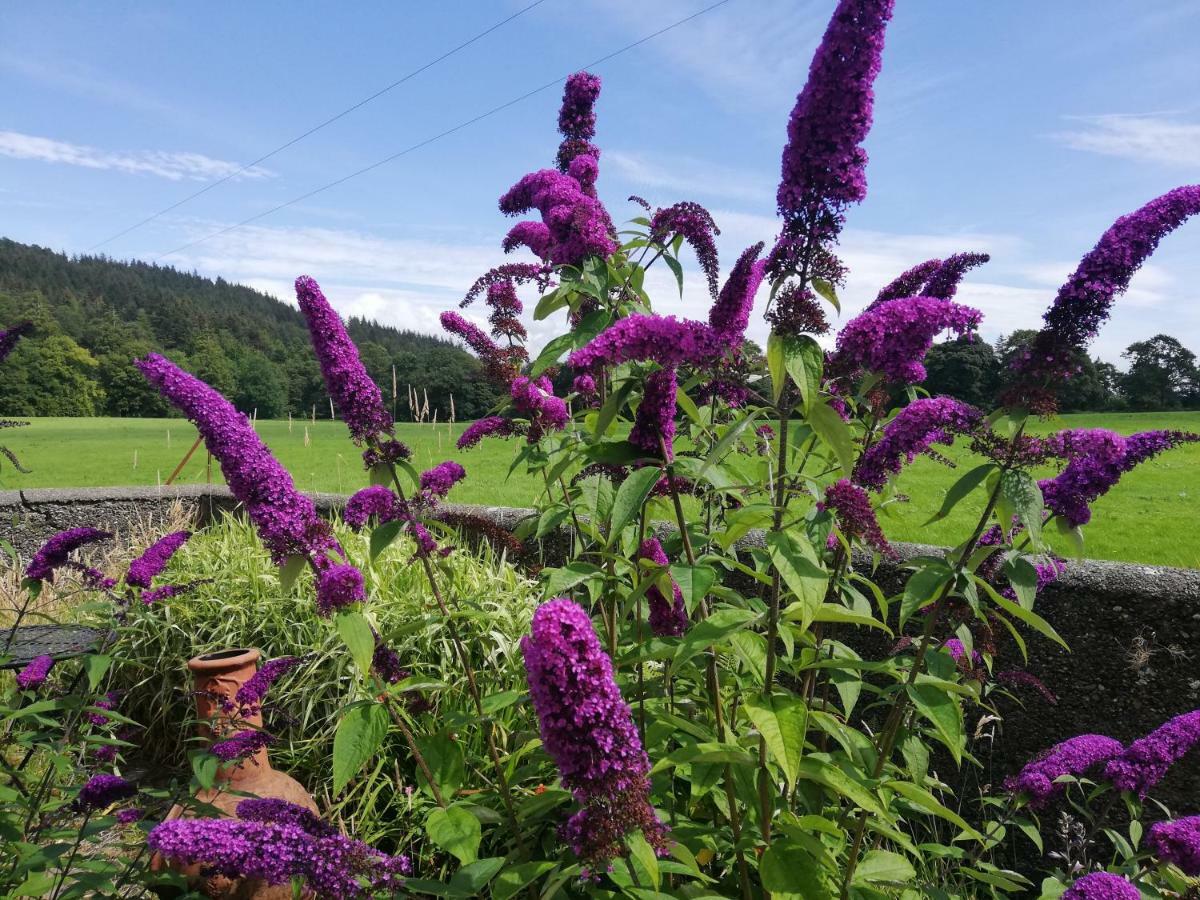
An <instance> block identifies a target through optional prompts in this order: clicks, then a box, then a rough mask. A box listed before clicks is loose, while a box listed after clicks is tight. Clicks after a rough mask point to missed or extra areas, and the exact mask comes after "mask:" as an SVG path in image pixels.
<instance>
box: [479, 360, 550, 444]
mask: <svg viewBox="0 0 1200 900" xmlns="http://www.w3.org/2000/svg"><path fill="white" fill-rule="evenodd" d="M511 393H512V401H513V406H514V407H515V408H516V410H517V412H519V413H521V415H523V416H525V417H527V418H528V419H529V433H528V435H527V440H528V441H529V443H531V444H532V443H535V442H536V441H538V440H540V439H541V437H542V435H544V434H546V433H547V432H550V431H562V430H563V429H564V428H566V427H567V421H568V420H569V419H570V417H571V416H570V413H569V412H568V411H567V402H566V401H565V400H563V399H562V398H561V397H556V396H554V387H553V385H551V383H550V379H549V378H546V377H545V376H544V375H543V376H541V377H539V378H526V377H525V376H524V375H521V376H518V377H517V378H515V379H513V383H512V389H511ZM477 424H478V423H477ZM463 437H464V438H465V437H466V434H464V435H463ZM460 441H461V439H460Z"/></svg>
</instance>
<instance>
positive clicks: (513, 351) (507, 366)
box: [441, 311, 525, 384]
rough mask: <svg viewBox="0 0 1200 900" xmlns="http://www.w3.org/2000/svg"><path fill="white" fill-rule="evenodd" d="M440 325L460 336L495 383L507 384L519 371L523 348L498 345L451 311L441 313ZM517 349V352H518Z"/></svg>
mask: <svg viewBox="0 0 1200 900" xmlns="http://www.w3.org/2000/svg"><path fill="white" fill-rule="evenodd" d="M441 323H442V327H443V328H445V329H446V330H447V331H448V332H450V333H451V334H453V335H457V336H458V337H460V338H462V339H463V341H464V342H465V343H466V345H467V346H468V347H470V348H471V349H472V350H473V351H474V352H475V355H476V356H478V357H479V361H480V362H481V363H482V364H483V373H484V375H485V376H486V377H487V378H488V380H489V381H492V382H493V383H495V384H508V383H509V382H511V381H512V380H513V378H515V377H516V375H517V373H518V372H519V371H520V360H521V358H523V357H524V355H525V351H524V348H520V347H516V348H511V347H510V348H508V349H507V350H506V349H504V348H502V347H500V346H499V345H498V344H497V343H496V342H495V341H493V340H492V339H491V338H490V337H488V336H487V335H486V334H484V332H483V329H482V328H480V327H479V326H478V325H475V324H474V323H473V322H468V321H467V320H466V319H464V318H463V317H462V316H461V315H459V314H458V313H456V312H453V311H446V312H444V313H442V315H441ZM518 351H519V352H518Z"/></svg>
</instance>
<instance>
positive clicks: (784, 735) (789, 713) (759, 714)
mask: <svg viewBox="0 0 1200 900" xmlns="http://www.w3.org/2000/svg"><path fill="white" fill-rule="evenodd" d="M746 715H748V716H749V717H750V721H751V722H753V723H754V727H755V728H757V729H758V733H759V734H761V735H762V736H763V740H764V741H766V744H767V751H768V752H769V753H770V754H771V757H772V758H773V759H774V760H775V762H776V763H778V764H779V768H781V769H782V770H783V774H784V777H786V778H787V783H788V786H789V787H791V786H792V785H793V784H795V783H796V773H797V771H798V770H799V768H800V759H801V757H802V756H803V751H804V735H805V730H806V729H805V723H806V721H807V719H808V707H807V706H805V704H804V701H803V700H802V699H801V698H799V697H797V696H796V695H794V694H783V693H775V694H771V695H770V696H762V695H760V696H757V697H754V698H752V699H751V700H749V701H747V703H746Z"/></svg>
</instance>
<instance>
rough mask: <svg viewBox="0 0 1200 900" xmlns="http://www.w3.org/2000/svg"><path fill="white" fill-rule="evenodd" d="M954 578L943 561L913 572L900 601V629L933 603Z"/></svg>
mask: <svg viewBox="0 0 1200 900" xmlns="http://www.w3.org/2000/svg"><path fill="white" fill-rule="evenodd" d="M952 577H953V573H952V572H951V571H950V569H949V567H947V565H946V564H945V563H944V562H942V561H941V560H937V561H934V562H931V563H929V564H927V565H925V566H923V567H922V568H920V569H917V571H915V572H913V573H912V575H910V576H909V577H908V581H907V582H906V583H905V585H904V596H903V598H901V601H900V628H901V629H903V628H904V623H905V622H907V621H908V620H909V618H910V617H911V616H912V614H913V613H915V612H916V611H917V610H919V609H920V608H921V607H923V606H926V605H928V604H930V603H932V602H933V601H934V600H935V599H936V598H937V595H938V593H939V592H940V591H941V589H942V588H943V587H945V585H946V583H947V582H948V581H950V579H951V578H952Z"/></svg>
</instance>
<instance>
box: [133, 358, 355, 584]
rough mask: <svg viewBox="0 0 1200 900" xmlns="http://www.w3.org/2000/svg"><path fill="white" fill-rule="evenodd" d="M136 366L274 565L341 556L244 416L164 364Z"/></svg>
mask: <svg viewBox="0 0 1200 900" xmlns="http://www.w3.org/2000/svg"><path fill="white" fill-rule="evenodd" d="M135 364H136V365H137V367H138V368H139V369H140V370H141V372H142V374H143V375H144V376H145V377H146V380H147V381H149V382H150V383H151V384H152V385H154V386H155V387H156V388H158V390H159V393H161V394H162V395H163V396H164V397H165V398H166V399H167V400H169V401H170V402H171V404H172V405H173V406H175V407H177V408H178V409H179V410H180V411H181V412H183V413H184V414H185V415H186V416H187V417H188V419H190V420H191V421H192V423H193V424H194V425H195V426H196V428H197V429H198V430H199V432H200V435H201V437H203V438H204V443H205V445H206V446H207V447H208V451H209V453H211V454H212V455H213V456H215V457H216V458H217V461H218V462H219V463H220V464H221V472H222V473H223V474H224V476H225V481H226V483H227V484H228V485H229V489H230V491H231V492H232V493H233V495H234V497H236V498H237V499H238V500H239V501H240V502H241V503H242V504H243V505H244V506H245V507H246V513H247V515H249V517H250V520H251V521H252V522H253V523H254V525H255V527H256V528H257V529H258V533H259V536H260V537H261V538H262V541H263V543H264V544H266V546H267V549H268V550H270V551H271V557H272V559H273V560H274V561H275V563H276V565H283V564H284V563H286V562H287V560H288V557H291V556H304V557H307V558H308V559H309V560H311V561H312V563H313V565H314V566H321V565H322V564H324V563H325V562H326V560H327V558H328V554H329V553H330V552H333V553H336V554H337V555H339V556H342V557H343V558H344V556H345V554H344V553H342V548H341V546H340V545H339V544H338V542H337V540H336V539H335V538H334V537H333V533H332V532H331V531H330V528H329V525H328V523H326V522H324V521H323V520H322V519H321V517H320V516H319V515H317V509H316V507H315V506H313V502H312V500H310V499H309V498H308V497H306V496H304V495H303V494H301V493H300V492H299V491H297V490H296V486H295V484H294V483H293V482H292V476H291V475H289V474H288V471H287V469H285V468H284V467H283V466H281V465H280V464H279V462H278V461H277V460H276V459H275V457H273V456H272V455H271V451H270V450H268V449H267V445H266V444H264V443H263V442H262V440H261V439H260V438H259V436H258V435H257V434H255V432H254V429H253V428H252V427H251V426H250V422H249V420H248V419H247V418H246V416H245V415H243V414H242V413H240V412H238V411H237V410H236V409H234V408H233V406H232V404H230V402H229V401H228V400H226V399H225V398H224V397H222V396H221V395H220V394H219V393H218V392H217V391H215V390H213V389H212V388H211V387H209V386H208V385H207V384H205V383H204V382H203V381H201V380H200V379H198V378H196V377H195V376H193V375H189V374H188V373H187V372H184V371H183V370H182V369H180V368H179V367H178V366H176V365H175V364H174V363H173V362H171V361H170V360H168V359H166V358H164V357H162V356H159V355H158V354H157V353H151V354H149V355H148V356H146V357H143V358H142V359H140V360H138V361H137V362H136V363H135Z"/></svg>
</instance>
